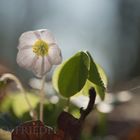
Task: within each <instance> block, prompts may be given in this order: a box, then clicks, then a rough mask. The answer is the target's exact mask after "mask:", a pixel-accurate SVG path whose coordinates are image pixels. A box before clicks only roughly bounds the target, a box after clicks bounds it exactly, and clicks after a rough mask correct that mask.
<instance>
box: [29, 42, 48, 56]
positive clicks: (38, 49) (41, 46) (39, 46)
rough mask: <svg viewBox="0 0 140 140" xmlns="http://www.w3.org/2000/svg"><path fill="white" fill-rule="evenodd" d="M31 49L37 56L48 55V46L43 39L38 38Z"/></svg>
mask: <svg viewBox="0 0 140 140" xmlns="http://www.w3.org/2000/svg"><path fill="white" fill-rule="evenodd" d="M32 49H33V52H34V53H35V54H36V55H37V56H45V55H48V50H49V46H48V44H47V43H46V42H45V41H43V40H41V39H39V40H37V41H36V42H35V44H34V45H33V47H32Z"/></svg>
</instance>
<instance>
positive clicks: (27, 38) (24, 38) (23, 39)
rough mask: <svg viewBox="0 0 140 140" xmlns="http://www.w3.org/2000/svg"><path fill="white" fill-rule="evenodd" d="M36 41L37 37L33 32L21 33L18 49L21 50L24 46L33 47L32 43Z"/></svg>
mask: <svg viewBox="0 0 140 140" xmlns="http://www.w3.org/2000/svg"><path fill="white" fill-rule="evenodd" d="M37 40H38V38H37V36H36V35H35V33H34V32H33V31H28V32H25V33H23V34H22V35H21V36H20V38H19V45H18V48H19V49H20V48H22V47H23V46H26V45H31V46H32V45H34V43H35V42H36V41H37Z"/></svg>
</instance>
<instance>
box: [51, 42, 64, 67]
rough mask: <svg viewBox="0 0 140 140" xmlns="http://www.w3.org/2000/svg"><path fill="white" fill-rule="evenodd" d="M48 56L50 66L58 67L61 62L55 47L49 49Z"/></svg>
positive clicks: (58, 50) (59, 53) (58, 51)
mask: <svg viewBox="0 0 140 140" xmlns="http://www.w3.org/2000/svg"><path fill="white" fill-rule="evenodd" d="M48 55H49V58H50V59H49V60H50V62H51V63H52V64H54V65H58V64H60V63H61V62H62V56H61V51H60V49H59V47H58V46H57V45H53V46H51V47H50V48H49V53H48Z"/></svg>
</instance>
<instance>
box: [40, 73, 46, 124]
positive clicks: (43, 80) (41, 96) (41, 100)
mask: <svg viewBox="0 0 140 140" xmlns="http://www.w3.org/2000/svg"><path fill="white" fill-rule="evenodd" d="M45 79H46V75H45V76H43V78H42V84H41V89H40V121H42V122H43V115H44V97H45V92H44V87H45Z"/></svg>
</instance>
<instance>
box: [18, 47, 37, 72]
mask: <svg viewBox="0 0 140 140" xmlns="http://www.w3.org/2000/svg"><path fill="white" fill-rule="evenodd" d="M34 57H35V54H34V53H33V52H32V49H25V50H21V51H20V50H19V52H18V54H17V63H18V65H19V66H21V67H23V68H25V69H27V70H31V65H32V62H33V60H34V59H33V58H34Z"/></svg>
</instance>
